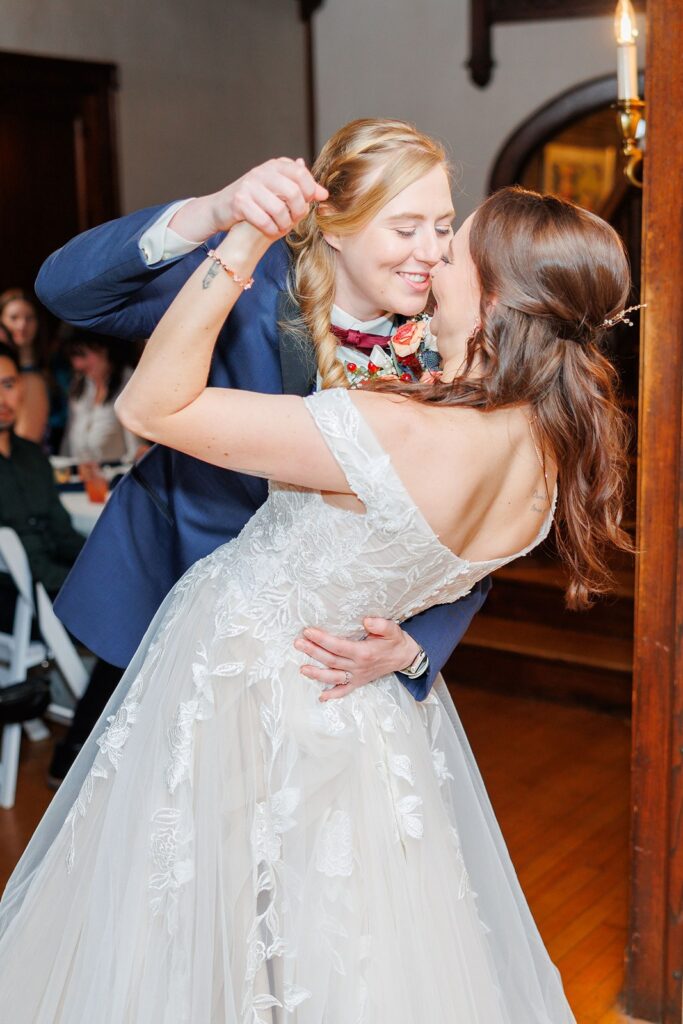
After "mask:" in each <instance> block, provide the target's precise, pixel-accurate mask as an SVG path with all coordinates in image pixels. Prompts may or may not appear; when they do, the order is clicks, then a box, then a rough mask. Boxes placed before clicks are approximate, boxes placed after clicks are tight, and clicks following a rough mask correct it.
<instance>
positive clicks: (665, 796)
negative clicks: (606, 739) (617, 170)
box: [624, 0, 683, 1024]
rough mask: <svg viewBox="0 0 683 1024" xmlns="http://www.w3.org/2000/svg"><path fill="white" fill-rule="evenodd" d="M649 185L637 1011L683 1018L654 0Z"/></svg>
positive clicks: (676, 315)
mask: <svg viewBox="0 0 683 1024" xmlns="http://www.w3.org/2000/svg"><path fill="white" fill-rule="evenodd" d="M647 34H648V39H647V60H646V68H647V153H646V156H645V191H644V196H643V265H642V295H643V300H642V301H643V302H647V304H648V308H647V311H646V313H645V315H644V316H643V319H642V327H641V345H640V353H641V367H640V402H639V408H640V423H639V458H638V532H637V546H638V551H639V555H638V558H637V567H636V619H635V661H634V680H633V753H632V774H631V786H632V793H631V796H632V825H631V899H630V911H629V943H628V950H627V972H626V983H625V988H624V1001H625V1008H626V1010H627V1012H628V1013H630V1014H632V1015H634V1016H637V1017H643V1018H645V1019H647V1020H651V1021H662V1022H664V1024H679V1022H680V1021H681V979H682V978H683V756H682V755H683V490H682V483H681V481H682V475H683V423H682V416H683V394H682V391H683V206H682V203H681V185H680V183H681V181H683V130H682V129H683V114H682V111H683V70H682V69H681V63H680V54H681V52H683V19H682V18H681V12H680V0H650V2H649V3H648V29H647Z"/></svg>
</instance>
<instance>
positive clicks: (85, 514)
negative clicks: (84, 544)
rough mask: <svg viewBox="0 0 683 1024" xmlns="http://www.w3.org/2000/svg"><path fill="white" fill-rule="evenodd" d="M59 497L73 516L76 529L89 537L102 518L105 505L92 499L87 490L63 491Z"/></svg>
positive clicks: (72, 519) (72, 520)
mask: <svg viewBox="0 0 683 1024" xmlns="http://www.w3.org/2000/svg"><path fill="white" fill-rule="evenodd" d="M59 498H60V501H61V503H62V505H63V506H64V508H65V509H66V510H67V512H68V513H69V516H70V517H71V522H72V524H73V528H74V530H77V531H78V532H79V533H82V534H83V536H84V537H87V536H88V535H89V534H90V533H91V532H92V530H93V528H94V526H95V523H96V522H97V520H98V519H99V518H100V515H101V514H102V509H103V508H104V505H103V504H102V503H100V504H96V503H95V502H93V501H91V500H90V498H89V497H88V495H87V494H86V492H85V491H62V492H61V493H60V495H59Z"/></svg>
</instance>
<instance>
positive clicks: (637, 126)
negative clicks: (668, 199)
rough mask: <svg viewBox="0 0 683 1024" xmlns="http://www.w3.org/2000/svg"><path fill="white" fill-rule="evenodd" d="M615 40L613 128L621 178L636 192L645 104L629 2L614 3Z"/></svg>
mask: <svg viewBox="0 0 683 1024" xmlns="http://www.w3.org/2000/svg"><path fill="white" fill-rule="evenodd" d="M614 34H615V36H616V40H617V103H616V111H617V124H618V126H619V132H620V134H621V148H622V152H623V154H624V156H625V157H626V166H625V167H624V174H625V175H626V177H627V178H628V180H629V181H630V182H631V184H632V185H635V186H636V187H637V188H642V187H643V179H642V160H643V149H642V145H643V141H644V138H645V102H644V101H643V100H641V98H640V96H639V95H638V55H637V51H636V37H637V35H638V29H637V28H636V17H635V13H634V10H633V5H632V3H631V0H618V3H617V9H616V11H615V14H614Z"/></svg>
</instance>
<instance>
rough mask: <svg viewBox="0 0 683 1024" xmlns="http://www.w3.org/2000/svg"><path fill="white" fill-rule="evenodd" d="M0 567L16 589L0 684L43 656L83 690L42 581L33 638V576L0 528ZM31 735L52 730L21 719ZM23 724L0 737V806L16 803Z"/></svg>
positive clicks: (0, 646)
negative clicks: (35, 631)
mask: <svg viewBox="0 0 683 1024" xmlns="http://www.w3.org/2000/svg"><path fill="white" fill-rule="evenodd" d="M0 571H2V572H6V573H8V574H9V576H10V577H11V578H12V581H13V583H14V586H15V588H16V591H17V597H16V606H15V611H14V622H13V628H12V632H11V633H2V632H0V662H5V663H6V667H3V666H2V665H0V687H2V686H8V685H9V684H10V683H20V682H23V681H24V680H25V679H26V676H27V673H28V670H29V669H30V668H33V667H34V666H35V665H39V664H40V663H41V662H43V661H47V660H50V659H54V661H55V662H56V664H57V667H58V668H59V670H60V672H61V673H62V675H63V677H64V680H65V682H66V684H67V686H68V687H69V688H70V690H71V691H72V692H73V694H74V696H75V697H76V698H79V697H81V696H82V695H83V692H84V691H85V688H86V686H87V682H88V673H87V671H86V668H85V666H84V665H83V662H82V661H81V659H80V657H79V656H78V653H77V651H76V649H75V647H74V645H73V644H72V642H71V639H70V638H69V635H68V633H67V632H66V630H65V629H64V627H63V626H62V624H61V622H60V621H59V619H58V618H57V616H56V615H55V613H54V610H53V608H52V602H51V601H50V598H49V597H48V595H47V593H46V591H45V588H44V587H43V585H42V584H41V583H38V584H37V585H36V601H37V605H38V608H37V623H38V631H39V634H40V640H31V627H32V624H33V620H34V618H35V617H36V603H35V602H34V599H33V579H32V577H31V569H30V567H29V564H28V558H27V557H26V552H25V550H24V546H23V544H22V543H21V540H20V539H19V537H18V536H17V534H16V533H15V531H14V530H11V529H10V528H9V527H6V526H5V527H0ZM50 710H52V711H55V712H56V713H59V715H60V717H67V718H68V717H69V716H71V715H72V714H73V712H71V711H70V710H69V709H65V708H60V707H57V706H56V705H51V706H50ZM24 727H25V728H26V731H27V733H28V735H29V736H30V738H31V739H34V740H37V739H46V738H47V737H48V736H49V735H50V733H49V731H48V730H47V729H46V727H45V725H44V724H43V722H42V721H40V719H36V720H33V721H31V722H25V723H24ZM21 729H22V726H21V725H19V724H17V725H6V726H5V727H4V728H3V729H2V737H1V741H0V807H4V808H8V807H12V806H13V805H14V797H15V793H16V784H17V770H18V767H19V748H20V744H21Z"/></svg>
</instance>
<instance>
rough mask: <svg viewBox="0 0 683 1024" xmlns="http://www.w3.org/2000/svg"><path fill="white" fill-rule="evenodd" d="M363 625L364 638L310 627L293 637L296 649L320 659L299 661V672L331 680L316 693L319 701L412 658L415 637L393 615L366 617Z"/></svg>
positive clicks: (321, 680) (378, 676)
mask: <svg viewBox="0 0 683 1024" xmlns="http://www.w3.org/2000/svg"><path fill="white" fill-rule="evenodd" d="M363 626H364V627H365V629H366V630H367V633H368V635H367V637H366V638H365V639H364V640H348V639H347V638H346V637H340V636H335V635H334V634H333V633H326V632H325V630H323V629H312V628H311V629H305V630H304V632H303V636H301V637H299V638H298V639H297V640H295V641H294V646H295V647H296V649H297V651H301V652H302V653H303V654H307V655H308V656H309V657H310V658H313V659H314V660H315V661H317V662H320V665H302V666H301V668H300V670H299V671H300V672H301V674H302V675H303V676H306V678H307V679H316V680H317V681H318V682H319V683H326V684H328V685H330V684H332V685H331V688H330V689H328V690H324V691H323V692H322V693H321V694H320V697H319V700H320V701H327V700H338V699H339V698H340V697H345V696H346V695H347V694H348V693H351V692H352V691H353V690H357V689H358V687H359V686H365V685H366V684H367V683H373V682H374V681H375V680H376V679H381V678H382V676H388V675H391V674H392V673H393V672H400V671H401V670H402V669H404V668H406V666H407V665H410V663H411V662H412V661H413V659H414V658H415V656H416V654H417V652H418V649H419V646H418V644H417V641H415V640H413V638H412V637H411V636H409V635H408V634H407V633H404V631H403V630H402V629H401V627H400V626H399V625H398V623H397V622H394V621H393V619H381V618H368V619H364V620H363Z"/></svg>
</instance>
